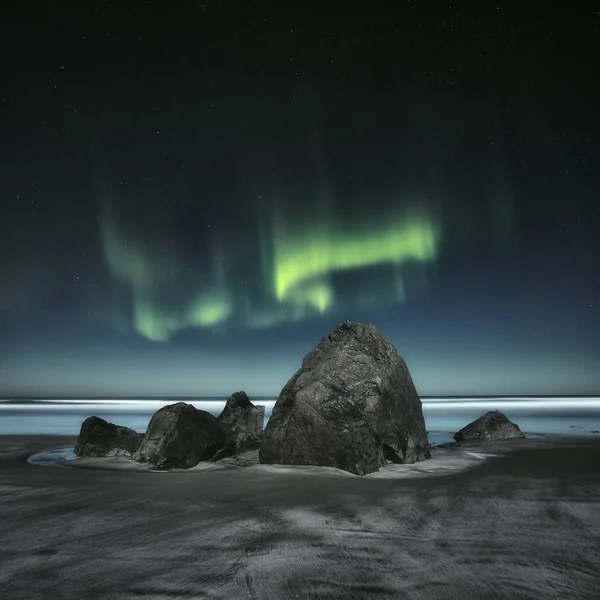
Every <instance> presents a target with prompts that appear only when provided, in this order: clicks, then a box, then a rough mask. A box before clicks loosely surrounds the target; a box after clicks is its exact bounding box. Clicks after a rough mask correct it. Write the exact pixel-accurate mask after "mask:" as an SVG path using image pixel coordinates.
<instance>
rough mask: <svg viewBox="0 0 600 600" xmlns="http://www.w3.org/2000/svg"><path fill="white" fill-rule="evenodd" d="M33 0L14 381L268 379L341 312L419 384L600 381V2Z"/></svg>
mask: <svg viewBox="0 0 600 600" xmlns="http://www.w3.org/2000/svg"><path fill="white" fill-rule="evenodd" d="M523 11H530V12H529V14H526V12H521V13H520V15H518V16H516V15H515V14H514V13H512V12H510V11H509V10H508V8H505V7H504V6H503V5H502V4H501V3H500V4H495V5H493V6H492V5H490V6H486V7H482V6H479V5H476V4H473V5H472V6H471V5H470V4H469V3H467V4H460V5H457V6H456V7H454V8H451V7H446V8H444V9H440V8H434V7H428V6H427V5H425V4H424V3H416V2H413V3H406V4H402V5H398V6H396V7H395V8H394V9H392V11H391V12H390V9H389V4H388V3H378V2H376V3H373V4H369V5H367V4H365V5H364V6H360V7H356V8H348V7H346V8H345V9H344V11H343V12H342V13H340V12H339V7H338V6H336V4H335V3H330V4H328V3H311V2H307V3H304V2H303V3H291V4H290V5H288V4H285V6H283V5H280V4H277V3H270V2H258V3H253V4H252V5H251V6H243V7H241V6H239V7H238V6H236V7H232V6H230V5H229V4H225V3H221V2H211V1H210V0H207V1H206V2H188V1H182V2H178V3H177V6H170V5H169V4H168V3H164V2H158V1H156V2H152V1H148V2H143V3H142V2H119V3H114V4H113V3H109V2H95V3H91V4H85V5H81V6H74V5H73V4H72V3H67V2H23V3H19V6H18V7H13V12H12V13H10V14H9V13H8V11H6V13H5V15H4V18H2V19H1V20H0V21H1V25H0V28H1V31H0V34H1V35H2V39H3V40H5V42H6V44H8V54H7V55H8V56H10V57H11V61H9V63H8V64H7V65H6V66H5V71H6V75H5V81H6V85H5V91H3V93H2V97H1V98H0V153H1V154H0V156H1V159H2V160H1V163H0V169H1V172H0V194H1V198H2V219H1V221H0V273H1V274H2V277H1V278H0V395H42V396H43V395H60V394H68V395H77V394H82V395H156V396H158V395H179V396H181V395H228V394H229V393H231V392H232V391H234V390H236V389H245V390H247V391H248V393H250V394H254V395H275V394H277V393H278V392H279V390H280V389H281V387H282V386H283V385H284V384H285V382H286V381H287V379H288V378H289V377H290V376H291V375H292V374H293V372H294V371H295V370H296V369H297V368H298V366H299V365H300V362H301V359H302V357H303V356H304V354H305V353H306V352H307V351H308V350H310V349H311V348H312V347H313V346H314V345H315V344H316V343H317V342H318V341H319V340H320V339H321V337H323V336H324V335H326V334H327V333H328V332H329V331H330V330H331V329H332V328H333V327H335V326H336V325H337V324H338V323H339V322H340V321H342V320H346V319H350V320H359V321H368V322H372V323H374V324H375V325H377V326H378V327H379V328H380V329H381V331H382V332H383V333H384V334H385V335H387V336H388V337H389V338H390V340H391V341H392V342H393V343H394V344H395V345H396V347H397V349H398V351H399V353H400V354H401V355H402V356H404V358H405V359H406V361H407V362H408V365H409V368H410V369H411V372H412V374H413V377H414V379H415V382H416V384H417V388H418V390H419V392H420V393H421V394H423V395H437V394H439V395H444V394H594V393H599V392H600V370H599V369H598V365H599V364H600V341H599V340H600V319H599V314H600V313H599V308H600V307H599V304H598V300H599V298H598V296H599V285H598V271H599V270H598V256H600V247H599V246H600V244H599V241H598V240H599V238H598V234H597V231H598V225H599V219H598V212H599V211H598V198H599V192H600V185H599V184H600V176H599V172H598V150H599V145H598V133H599V118H598V113H597V107H596V98H597V96H596V91H595V81H596V65H597V64H599V62H600V49H599V45H598V43H597V40H598V34H599V23H600V16H599V15H598V13H597V11H595V10H591V9H584V8H580V9H570V10H567V9H563V10H562V11H560V12H558V11H557V12H553V11H552V9H551V8H550V7H549V6H548V4H547V3H543V2H531V3H528V4H527V8H524V9H523Z"/></svg>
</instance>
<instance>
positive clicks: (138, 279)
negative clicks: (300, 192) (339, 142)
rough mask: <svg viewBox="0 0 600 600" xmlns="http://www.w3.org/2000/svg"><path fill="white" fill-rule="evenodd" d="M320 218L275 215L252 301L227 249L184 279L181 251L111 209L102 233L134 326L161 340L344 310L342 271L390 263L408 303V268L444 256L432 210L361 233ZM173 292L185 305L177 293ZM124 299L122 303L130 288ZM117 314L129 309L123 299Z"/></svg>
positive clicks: (399, 298) (103, 221) (398, 295)
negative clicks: (306, 220)
mask: <svg viewBox="0 0 600 600" xmlns="http://www.w3.org/2000/svg"><path fill="white" fill-rule="evenodd" d="M317 220H318V221H320V222H319V223H318V224H316V226H313V227H307V226H303V227H298V226H296V227H286V225H285V221H284V220H283V219H275V220H274V221H273V222H272V224H271V227H270V236H269V235H268V232H267V239H266V240H265V239H264V238H265V236H264V235H261V238H262V240H263V242H262V243H261V245H260V246H261V247H260V248H258V247H257V255H258V254H260V255H261V257H262V260H259V261H257V262H258V263H261V264H262V269H261V270H260V273H258V276H259V277H260V286H259V287H260V288H262V290H263V293H262V294H261V293H257V294H256V296H255V297H252V296H251V300H252V302H251V303H249V302H248V293H247V292H248V290H247V289H246V294H245V300H246V302H244V300H243V298H244V294H242V293H241V292H240V293H236V289H237V288H236V286H235V285H233V282H234V281H236V280H238V279H239V277H237V278H236V277H235V276H234V274H233V273H228V263H227V260H226V258H227V256H226V255H225V254H224V253H223V252H222V251H221V248H220V247H214V248H212V252H211V256H212V257H213V258H212V260H211V263H212V264H209V265H206V270H205V272H203V273H201V274H200V273H199V275H198V277H196V278H195V279H196V280H194V281H191V282H190V281H189V277H182V273H183V271H184V269H183V268H182V267H181V262H180V261H179V260H178V258H177V257H176V255H175V253H174V252H166V251H165V250H164V248H162V249H161V251H160V252H159V251H158V250H157V248H154V247H152V246H150V245H146V244H143V243H141V242H140V240H139V239H138V238H136V236H135V235H128V236H126V235H124V230H125V228H123V227H122V226H121V224H120V223H118V222H117V220H116V219H115V217H114V215H113V214H112V213H111V211H106V210H105V211H104V212H103V216H102V219H101V237H102V243H103V250H104V258H105V262H106V265H107V268H108V271H109V273H110V274H111V276H112V278H113V280H114V281H115V282H118V283H117V285H118V286H119V289H121V291H122V289H123V288H125V290H126V294H125V295H126V297H128V298H129V299H130V300H129V301H128V303H127V307H128V308H127V310H126V311H125V312H127V313H129V315H130V316H129V318H128V319H127V320H128V322H130V327H131V329H133V330H134V331H135V332H136V333H138V334H139V335H141V336H143V337H145V338H147V339H149V340H152V341H156V342H166V341H168V340H169V339H170V338H171V337H173V336H174V335H176V334H178V333H180V332H183V331H185V330H189V329H197V328H213V329H214V328H215V327H217V328H220V327H222V326H223V325H225V324H226V323H227V322H229V321H235V323H236V324H240V323H241V324H242V325H244V326H246V327H258V328H264V327H269V326H273V325H276V324H281V323H284V322H298V321H301V320H303V319H305V318H309V317H314V316H318V315H323V314H326V313H331V312H333V311H334V310H335V308H336V299H335V286H334V279H335V275H336V274H337V273H342V272H346V271H353V270H358V269H365V268H367V269H368V268H372V267H378V266H382V265H390V266H392V267H393V271H394V279H395V281H396V290H397V292H396V298H395V299H394V301H395V302H396V303H399V302H402V301H403V300H404V286H403V282H402V267H403V265H405V264H409V263H428V262H431V261H433V260H435V259H436V257H437V253H438V246H439V238H440V235H439V228H438V227H437V226H436V224H435V223H434V222H433V220H432V219H431V218H430V217H427V216H424V215H418V216H415V215H414V214H412V215H405V216H404V217H401V218H399V217H388V219H387V220H386V221H384V222H381V221H380V222H378V223H375V222H373V221H370V222H369V220H366V221H365V222H364V223H363V224H362V228H361V230H356V228H355V229H354V230H353V231H349V230H348V228H344V227H343V226H342V225H340V220H339V219H329V218H325V219H317ZM332 222H334V223H336V224H337V225H336V226H332V225H331V223H332ZM265 241H266V242H267V243H266V244H265ZM265 246H266V250H265ZM267 265H268V268H265V267H267ZM254 270H255V271H257V269H254ZM244 279H246V278H245V277H244ZM185 280H187V283H186V284H185V285H184V284H183V283H182V281H185ZM170 291H172V294H173V295H175V296H176V297H177V298H178V299H179V300H178V302H176V303H174V302H173V299H172V298H170V297H169V295H170V294H169V292H170ZM119 298H120V299H121V301H122V298H123V294H122V293H121V294H120V295H119ZM249 307H250V308H249ZM116 311H117V312H121V313H122V312H124V311H123V306H122V302H121V305H120V306H118V307H117V308H116Z"/></svg>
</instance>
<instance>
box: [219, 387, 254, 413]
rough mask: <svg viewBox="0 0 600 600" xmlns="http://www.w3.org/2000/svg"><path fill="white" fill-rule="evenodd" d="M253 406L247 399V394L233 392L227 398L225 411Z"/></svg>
mask: <svg viewBox="0 0 600 600" xmlns="http://www.w3.org/2000/svg"><path fill="white" fill-rule="evenodd" d="M253 406H254V404H252V402H250V398H248V394H246V392H243V391H240V392H234V393H233V394H231V396H229V398H228V399H227V402H226V403H225V410H231V409H234V408H252V407H253Z"/></svg>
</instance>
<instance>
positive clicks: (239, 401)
mask: <svg viewBox="0 0 600 600" xmlns="http://www.w3.org/2000/svg"><path fill="white" fill-rule="evenodd" d="M217 419H219V421H221V423H224V424H225V425H227V427H229V429H230V430H231V432H232V434H233V437H234V441H235V451H236V452H238V453H239V452H245V451H246V450H255V449H257V448H258V447H259V446H260V443H261V441H262V434H263V423H264V420H265V407H264V406H254V404H252V402H250V399H249V398H248V396H247V394H246V392H235V393H234V394H232V395H231V396H230V397H229V399H228V400H227V402H226V404H225V408H224V409H223V412H222V413H221V414H220V415H219V416H218V417H217Z"/></svg>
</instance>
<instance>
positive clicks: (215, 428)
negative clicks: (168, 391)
mask: <svg viewBox="0 0 600 600" xmlns="http://www.w3.org/2000/svg"><path fill="white" fill-rule="evenodd" d="M234 451H235V444H234V443H233V439H232V436H231V432H230V431H229V429H228V428H227V427H226V426H225V425H224V424H223V423H221V421H219V420H218V419H216V418H215V417H213V416H212V415H211V414H210V413H208V412H206V411H205V410H198V409H197V408H195V407H194V406H192V405H191V404H187V403H185V402H178V403H177V404H170V405H168V406H163V407H162V408H161V409H159V410H157V411H156V412H155V413H154V415H152V419H150V423H149V425H148V429H147V431H146V434H145V435H144V438H143V440H142V443H141V444H140V447H139V449H138V451H137V452H136V453H135V454H134V456H133V458H134V460H137V461H138V462H150V463H152V464H154V465H156V466H157V467H158V468H160V469H170V468H173V467H179V468H181V469H189V468H190V467H193V466H195V465H197V464H198V463H199V462H200V461H203V460H211V459H212V458H214V456H215V455H216V454H217V453H220V456H221V457H224V456H228V455H230V454H232V453H233V452H234Z"/></svg>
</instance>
